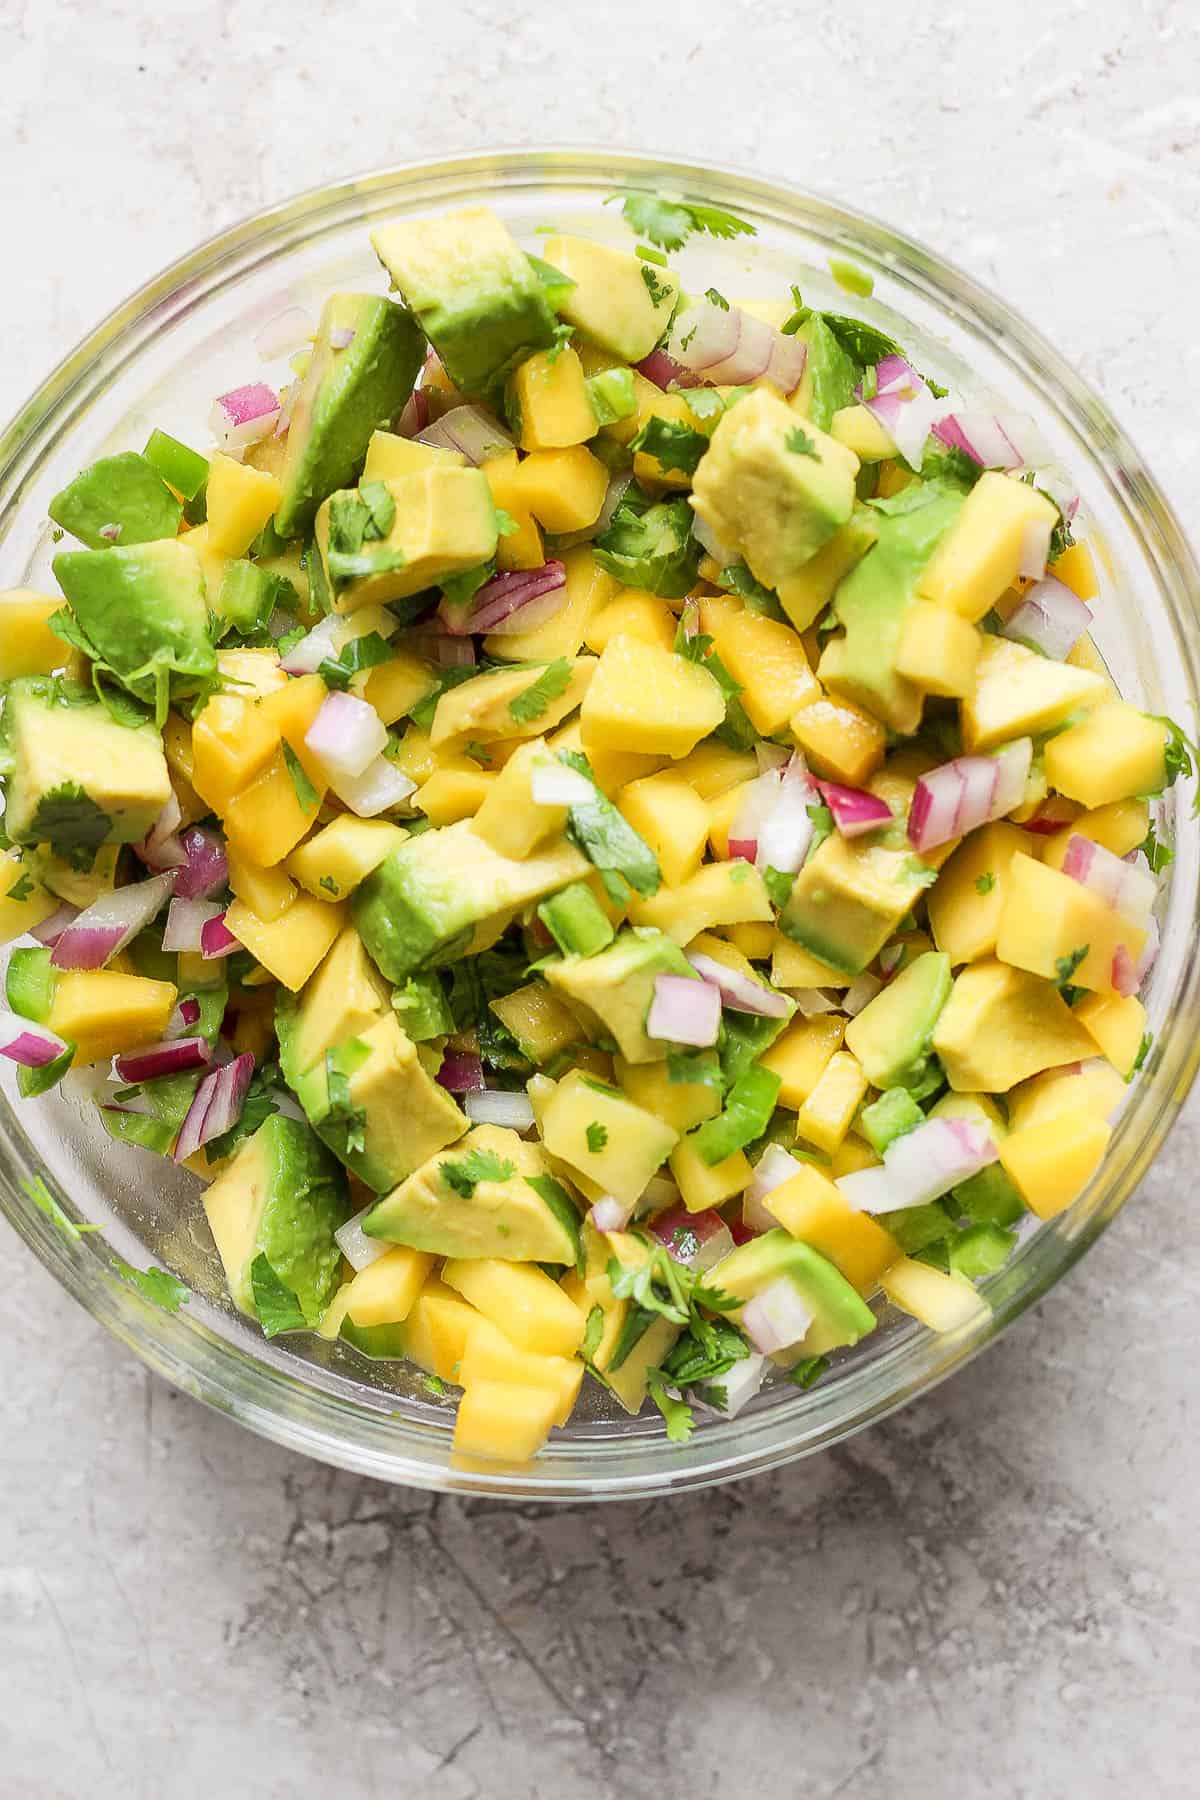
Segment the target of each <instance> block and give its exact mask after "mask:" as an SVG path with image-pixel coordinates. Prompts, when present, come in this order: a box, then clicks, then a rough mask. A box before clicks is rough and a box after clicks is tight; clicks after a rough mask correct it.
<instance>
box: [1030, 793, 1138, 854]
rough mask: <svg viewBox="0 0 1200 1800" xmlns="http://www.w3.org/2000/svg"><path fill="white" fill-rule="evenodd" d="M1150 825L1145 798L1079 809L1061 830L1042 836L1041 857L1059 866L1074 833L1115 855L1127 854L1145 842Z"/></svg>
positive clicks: (1116, 801) (1115, 801)
mask: <svg viewBox="0 0 1200 1800" xmlns="http://www.w3.org/2000/svg"><path fill="white" fill-rule="evenodd" d="M1067 804H1068V805H1069V804H1070V802H1068V803H1067ZM1149 828H1150V808H1149V806H1148V805H1147V803H1146V802H1145V801H1144V800H1114V801H1113V803H1112V805H1111V806H1098V807H1097V808H1096V810H1095V811H1094V812H1083V813H1080V814H1079V816H1078V817H1077V818H1075V819H1073V820H1072V821H1071V822H1070V824H1068V825H1067V826H1065V827H1064V829H1063V830H1062V831H1056V832H1054V833H1053V834H1052V835H1051V836H1049V837H1044V838H1042V840H1041V846H1040V847H1041V855H1042V861H1043V862H1044V863H1046V864H1047V865H1048V866H1049V867H1050V868H1052V869H1061V868H1062V865H1063V858H1064V857H1065V856H1066V854H1067V845H1068V844H1069V843H1070V841H1071V839H1072V837H1073V836H1075V835H1076V834H1078V835H1079V836H1080V837H1086V838H1091V840H1092V842H1093V843H1094V844H1101V845H1103V847H1104V848H1105V849H1106V850H1111V851H1112V853H1113V855H1114V856H1128V854H1129V852H1130V851H1131V850H1136V849H1137V848H1138V846H1139V844H1142V843H1144V842H1145V838H1146V833H1147V831H1148V830H1149Z"/></svg>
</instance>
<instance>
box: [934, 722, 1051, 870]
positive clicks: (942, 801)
mask: <svg viewBox="0 0 1200 1800" xmlns="http://www.w3.org/2000/svg"><path fill="white" fill-rule="evenodd" d="M1032 761H1033V740H1032V739H1031V738H1017V739H1016V741H1015V742H1014V743H1012V744H1008V745H1006V746H1005V748H1004V749H1003V750H1001V751H999V752H998V753H997V754H996V755H995V756H957V757H955V759H954V761H953V762H948V763H941V764H939V766H938V767H937V768H936V769H930V770H929V772H928V774H925V775H922V777H921V779H920V780H919V781H918V783H917V785H916V789H915V791H914V793H913V798H912V806H911V808H910V810H909V815H908V836H909V841H910V842H911V844H912V846H913V848H914V850H916V851H918V852H921V851H924V850H934V849H936V848H937V846H938V845H939V844H948V843H949V842H950V839H951V838H956V837H965V835H966V834H967V832H969V831H974V830H976V829H977V827H978V826H980V825H988V824H990V823H991V821H992V820H993V819H1002V818H1004V816H1005V814H1006V813H1010V812H1011V811H1012V810H1013V808H1014V807H1015V806H1019V805H1020V804H1021V801H1022V799H1023V798H1024V795H1025V784H1026V781H1027V780H1028V778H1029V769H1030V765H1031V763H1032Z"/></svg>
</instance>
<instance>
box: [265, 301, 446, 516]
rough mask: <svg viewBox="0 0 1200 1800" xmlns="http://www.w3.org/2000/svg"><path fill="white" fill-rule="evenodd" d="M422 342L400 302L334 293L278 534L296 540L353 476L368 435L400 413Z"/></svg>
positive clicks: (295, 418) (290, 448)
mask: <svg viewBox="0 0 1200 1800" xmlns="http://www.w3.org/2000/svg"><path fill="white" fill-rule="evenodd" d="M424 354H425V343H424V339H423V338H422V336H421V331H420V328H419V326H418V325H417V322H416V320H415V319H414V318H413V317H412V314H411V313H408V312H405V310H404V308H403V307H400V306H395V305H393V303H392V302H391V301H390V300H381V299H380V298H379V297H378V295H376V294H332V295H330V297H329V299H328V300H327V301H326V302H325V305H324V307H323V309H322V312H321V320H320V324H319V325H318V327H317V336H316V340H315V342H314V344H313V352H312V361H311V363H310V364H309V366H308V372H307V374H306V375H305V377H304V380H303V381H302V382H301V384H300V391H299V393H298V394H297V395H296V403H295V405H294V406H293V408H292V420H291V424H290V425H289V427H288V434H287V451H286V454H285V456H284V461H283V468H282V470H281V471H280V476H279V479H280V484H281V486H282V488H283V496H282V498H281V500H280V502H279V507H278V510H277V511H276V514H275V528H276V530H277V531H278V532H279V535H280V537H285V538H292V537H299V536H300V535H301V534H302V533H304V532H307V531H308V530H309V529H310V528H311V526H312V522H313V519H314V517H315V516H316V511H317V508H318V506H320V504H321V502H322V500H324V499H326V497H327V496H328V495H330V494H332V493H333V492H334V490H335V489H336V488H344V487H350V486H351V485H352V484H353V483H354V482H355V481H357V479H358V476H359V472H360V470H361V469H362V465H363V462H364V460H365V459H366V454H367V445H368V443H369V442H370V439H371V433H372V432H373V431H378V430H379V429H380V428H381V427H385V426H388V425H390V424H391V423H392V421H393V420H394V419H395V418H397V416H398V415H399V414H400V412H402V411H403V408H404V403H405V401H406V400H407V399H408V397H409V395H410V394H411V393H412V390H413V383H414V382H415V381H416V379H417V375H418V372H419V371H420V368H421V362H422V359H423V357H424Z"/></svg>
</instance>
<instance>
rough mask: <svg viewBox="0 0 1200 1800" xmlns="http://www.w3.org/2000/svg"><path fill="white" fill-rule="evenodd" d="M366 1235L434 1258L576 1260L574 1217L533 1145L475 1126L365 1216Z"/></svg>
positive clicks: (505, 1130)
mask: <svg viewBox="0 0 1200 1800" xmlns="http://www.w3.org/2000/svg"><path fill="white" fill-rule="evenodd" d="M363 1230H364V1231H365V1232H366V1233H367V1234H368V1236H370V1237H379V1238H386V1239H387V1240H388V1242H389V1243H393V1244H407V1245H409V1246H410V1247H411V1248H412V1249H414V1250H426V1251H428V1252H429V1253H430V1254H431V1255H433V1256H455V1257H458V1256H495V1257H502V1258H503V1259H504V1260H505V1261H506V1262H549V1263H572V1264H573V1263H575V1262H576V1261H577V1260H578V1257H579V1215H578V1213H577V1212H576V1210H575V1208H574V1206H573V1204H572V1202H571V1200H570V1197H569V1196H568V1194H567V1191H566V1189H565V1188H564V1187H562V1186H561V1184H560V1183H558V1182H557V1181H555V1180H554V1177H553V1176H552V1175H551V1173H550V1167H549V1164H548V1163H547V1162H546V1159H545V1157H544V1156H543V1155H542V1152H541V1150H540V1148H539V1147H538V1145H537V1144H527V1143H526V1142H525V1140H524V1139H523V1138H521V1137H518V1135H517V1133H516V1132H515V1131H510V1130H509V1129H508V1128H507V1127H506V1126H503V1125H476V1126H475V1127H474V1129H473V1130H471V1131H469V1132H468V1133H467V1135H466V1136H465V1137H464V1138H460V1139H459V1141H458V1143H456V1144H453V1145H452V1146H451V1147H450V1149H448V1150H443V1151H442V1152H441V1153H440V1154H439V1155H437V1156H433V1157H431V1158H430V1159H429V1161H428V1162H426V1163H424V1164H423V1165H422V1167H421V1168H419V1169H417V1170H416V1172H415V1173H414V1174H412V1175H410V1176H409V1178H408V1180H407V1181H404V1182H402V1183H401V1185H400V1186H399V1187H398V1188H396V1189H395V1190H394V1192H392V1193H390V1194H388V1195H387V1196H386V1197H385V1198H384V1199H382V1200H381V1201H380V1202H379V1204H378V1206H376V1207H374V1208H373V1209H372V1210H371V1211H370V1212H369V1213H368V1214H367V1216H366V1218H365V1219H364V1220H363Z"/></svg>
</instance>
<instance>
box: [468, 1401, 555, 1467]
mask: <svg viewBox="0 0 1200 1800" xmlns="http://www.w3.org/2000/svg"><path fill="white" fill-rule="evenodd" d="M558 1411H559V1401H558V1395H557V1394H556V1393H555V1391H554V1390H553V1389H552V1388H548V1387H523V1386H519V1385H518V1384H517V1383H516V1382H511V1381H474V1382H473V1383H472V1384H471V1386H470V1387H469V1388H467V1389H466V1391H465V1392H464V1394H463V1397H462V1399H461V1400H460V1401H459V1403H458V1413H457V1415H456V1417H455V1420H454V1448H455V1451H456V1453H457V1454H458V1455H459V1456H478V1457H484V1458H487V1459H489V1460H490V1459H495V1460H497V1461H500V1462H509V1463H520V1462H528V1461H529V1460H530V1459H531V1458H532V1457H534V1456H536V1455H537V1453H538V1451H539V1450H540V1449H541V1448H542V1445H543V1444H544V1443H545V1441H546V1439H547V1437H548V1436H549V1435H550V1427H551V1426H552V1425H553V1424H554V1421H555V1418H556V1416H557V1413H558Z"/></svg>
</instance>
